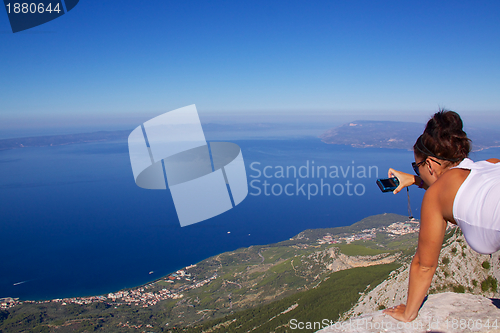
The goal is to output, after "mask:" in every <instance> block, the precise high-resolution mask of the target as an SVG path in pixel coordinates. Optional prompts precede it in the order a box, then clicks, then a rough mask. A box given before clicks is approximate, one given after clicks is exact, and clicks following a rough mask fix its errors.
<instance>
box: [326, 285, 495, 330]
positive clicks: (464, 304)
mask: <svg viewBox="0 0 500 333" xmlns="http://www.w3.org/2000/svg"><path fill="white" fill-rule="evenodd" d="M496 301H498V300H495V303H496ZM493 302H494V301H492V300H491V299H489V298H486V297H484V296H480V295H471V294H457V293H452V292H446V293H441V294H434V295H430V296H429V297H428V299H427V301H426V302H425V303H424V305H423V306H422V308H421V309H420V311H419V314H418V317H417V318H416V319H415V320H414V321H412V322H409V323H403V322H401V321H397V320H395V319H393V318H392V317H390V316H388V315H386V314H384V313H382V311H377V312H372V313H368V314H363V315H360V316H355V317H352V318H350V319H348V320H345V321H343V322H337V323H336V324H335V325H332V326H330V327H328V328H325V329H322V330H320V331H318V332H321V333H334V332H356V333H365V332H370V333H372V332H397V333H417V332H418V333H421V332H450V333H451V332H453V333H456V332H500V309H499V308H497V307H496V306H495V305H494V304H493Z"/></svg>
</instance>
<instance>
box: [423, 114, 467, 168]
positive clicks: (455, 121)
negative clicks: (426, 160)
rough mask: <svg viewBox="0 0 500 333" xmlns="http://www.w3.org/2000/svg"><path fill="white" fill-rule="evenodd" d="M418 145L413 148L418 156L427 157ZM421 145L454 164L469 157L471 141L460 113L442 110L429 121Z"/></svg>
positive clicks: (435, 155)
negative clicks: (464, 128)
mask: <svg viewBox="0 0 500 333" xmlns="http://www.w3.org/2000/svg"><path fill="white" fill-rule="evenodd" d="M417 143H418V141H417ZM417 143H416V144H415V146H413V149H414V151H415V152H416V153H417V154H418V155H425V154H423V153H422V149H419V147H418V146H417ZM421 144H423V145H424V147H425V148H426V150H425V151H428V152H429V153H432V155H434V157H437V158H441V159H443V160H448V161H452V162H455V161H460V160H462V159H464V158H466V157H468V156H469V153H470V149H471V143H470V139H469V138H468V137H467V134H466V133H465V132H464V130H463V122H462V119H461V118H460V116H459V115H458V113H456V112H454V111H449V110H445V109H440V110H439V112H436V113H435V114H434V116H432V118H431V119H429V121H428V122H427V126H426V127H425V130H424V133H423V134H422V136H421ZM432 155H431V154H429V155H428V156H432ZM422 157H426V156H422Z"/></svg>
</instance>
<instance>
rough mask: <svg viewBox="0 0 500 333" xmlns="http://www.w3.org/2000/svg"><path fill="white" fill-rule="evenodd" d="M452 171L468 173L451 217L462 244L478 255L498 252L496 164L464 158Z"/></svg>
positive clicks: (499, 167)
mask: <svg viewBox="0 0 500 333" xmlns="http://www.w3.org/2000/svg"><path fill="white" fill-rule="evenodd" d="M454 168H459V169H468V170H470V174H469V175H468V176H467V178H466V179H465V181H464V182H463V183H462V185H461V186H460V188H459V189H458V192H457V195H456V196H455V200H454V201H453V217H454V218H455V221H456V222H457V225H458V226H459V227H460V229H462V232H463V234H464V237H465V240H466V241H467V243H468V244H469V245H470V247H471V248H472V249H473V250H474V251H476V252H479V253H482V254H490V253H494V252H496V251H498V250H500V163H497V164H494V163H490V162H487V161H480V162H473V161H472V160H470V159H468V158H466V159H464V160H463V161H462V162H460V164H459V165H457V166H456V167H453V168H451V169H454Z"/></svg>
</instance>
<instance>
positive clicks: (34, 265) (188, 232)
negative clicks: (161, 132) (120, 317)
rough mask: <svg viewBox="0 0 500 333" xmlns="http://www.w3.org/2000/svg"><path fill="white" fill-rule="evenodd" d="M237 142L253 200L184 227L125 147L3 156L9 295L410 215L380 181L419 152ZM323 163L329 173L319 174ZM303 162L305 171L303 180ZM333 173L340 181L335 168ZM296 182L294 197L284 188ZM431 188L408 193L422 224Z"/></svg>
mask: <svg viewBox="0 0 500 333" xmlns="http://www.w3.org/2000/svg"><path fill="white" fill-rule="evenodd" d="M231 141H232V142H235V143H237V144H238V145H239V146H240V147H241V149H242V153H243V158H244V160H245V165H246V172H247V178H248V182H249V184H250V183H251V182H253V183H251V184H252V186H249V195H248V196H247V198H246V199H245V200H244V201H243V202H242V203H240V204H239V205H238V206H236V207H235V208H233V209H231V210H229V211H227V212H226V213H224V214H221V215H219V216H216V217H213V218H211V219H208V220H205V221H203V222H200V223H197V224H194V225H191V226H187V227H183V228H181V227H180V225H179V221H178V219H177V214H176V211H175V207H174V204H173V201H172V197H171V195H170V192H169V191H168V190H145V189H142V188H139V187H138V186H136V184H135V182H134V178H133V175H132V170H131V166H130V160H129V156H128V148H127V143H126V142H125V141H122V142H104V143H87V144H76V145H67V146H56V147H41V148H22V149H14V150H7V151H1V152H0V174H1V175H2V176H1V179H0V247H1V262H0V297H19V298H21V299H32V300H38V299H51V298H63V297H73V296H88V295H100V294H106V293H108V292H113V291H117V290H119V289H122V288H127V287H134V286H138V285H141V284H144V283H147V282H149V281H152V280H155V279H157V278H159V277H161V276H164V275H166V274H169V273H170V272H173V271H175V270H178V269H180V268H182V267H185V266H187V265H190V264H194V263H196V262H199V261H201V260H203V259H205V258H208V257H210V256H212V255H215V254H218V253H222V252H225V251H231V250H235V249H237V248H240V247H248V246H250V245H257V244H268V243H274V242H279V241H282V240H286V239H288V238H290V237H292V236H294V235H296V234H297V233H299V232H300V231H302V230H305V229H308V228H327V227H337V226H344V225H350V224H352V223H354V222H357V221H359V220H361V219H362V218H364V217H367V216H370V215H374V214H381V213H386V212H387V213H397V214H402V215H407V214H408V209H407V198H406V193H401V194H398V195H393V194H392V193H381V192H380V190H379V189H378V187H377V185H376V184H375V181H376V179H377V177H379V178H385V177H386V176H387V169H388V168H389V167H393V168H397V169H399V170H403V171H406V172H412V169H411V162H412V161H413V153H412V152H409V151H405V150H391V149H377V148H364V149H359V148H352V147H348V146H339V145H328V144H325V143H323V142H321V141H320V140H319V139H317V138H301V139H286V140H285V139H281V140H279V139H277V140H239V141H236V140H231ZM499 152H500V150H498V149H491V150H487V151H483V152H480V153H478V154H477V155H478V156H475V157H476V158H477V159H479V158H483V155H484V156H485V157H492V156H497V157H498V156H500V153H499ZM475 157H474V156H473V158H475ZM307 166H308V168H306V167H307ZM312 166H314V167H315V174H314V177H313V175H312V169H313V168H312ZM318 166H324V167H325V168H322V169H320V170H323V171H321V172H320V174H321V177H320V178H318V174H317V170H318V169H317V167H318ZM266 167H267V169H266V173H265V175H264V173H263V172H264V168H266ZM280 167H281V168H283V170H285V171H286V169H287V167H288V170H289V171H290V172H289V174H288V178H286V176H287V175H286V172H285V174H284V176H285V178H278V177H280V176H281V174H280V173H279V171H280V170H281V168H280ZM294 167H295V170H297V171H299V169H300V167H303V168H302V169H301V171H302V173H300V174H297V175H296V176H295V177H294V175H293V172H292V170H293V168H294ZM370 167H371V168H370ZM352 168H354V170H355V172H354V174H353V173H352ZM363 168H364V170H365V172H364V173H363ZM306 169H307V170H309V174H306ZM325 169H327V170H328V174H327V175H326V177H325V174H324V170H325ZM335 169H337V170H338V173H337V176H338V177H334V176H335V174H334V173H330V172H332V171H333V170H335ZM368 170H371V174H369V172H368ZM377 170H378V174H377ZM306 175H307V176H308V177H305V176H306ZM302 176H303V177H302ZM264 181H266V182H267V184H269V185H264ZM321 181H323V184H325V183H328V184H329V185H330V187H331V188H333V187H334V186H335V193H332V192H330V195H328V194H327V186H326V185H325V186H323V189H324V191H323V195H321V192H320V187H321ZM297 182H298V184H299V188H300V186H301V185H304V187H302V189H303V190H299V189H297V188H296V187H297V186H296V185H297ZM347 182H349V184H351V185H347ZM287 184H292V185H290V186H289V187H288V194H290V193H292V195H287V194H285V193H284V192H281V193H280V191H279V190H280V188H281V189H284V187H285V186H286V185H287ZM315 186H316V188H317V189H318V193H317V194H316V195H314V196H313V195H310V196H308V195H307V192H308V187H310V192H311V194H312V193H314V190H315ZM341 189H342V190H343V192H342V193H341ZM259 191H260V194H259ZM266 193H267V194H268V195H266ZM273 193H274V194H273ZM423 193H424V192H423V190H420V189H417V188H416V187H414V188H412V189H411V190H410V195H411V200H412V210H413V215H414V216H415V217H417V218H418V217H419V207H420V202H421V200H422V196H423ZM151 271H153V272H154V273H153V274H149V273H150V272H151Z"/></svg>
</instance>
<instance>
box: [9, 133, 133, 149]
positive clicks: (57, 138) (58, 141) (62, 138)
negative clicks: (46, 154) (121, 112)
mask: <svg viewBox="0 0 500 333" xmlns="http://www.w3.org/2000/svg"><path fill="white" fill-rule="evenodd" d="M129 134H130V131H129V130H124V131H99V132H92V133H78V134H64V135H45V136H32V137H26V138H14V139H3V140H0V150H7V149H15V148H27V147H46V146H62V145H70V144H76V143H86V142H99V141H113V140H125V139H126V138H127V137H128V135H129Z"/></svg>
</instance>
